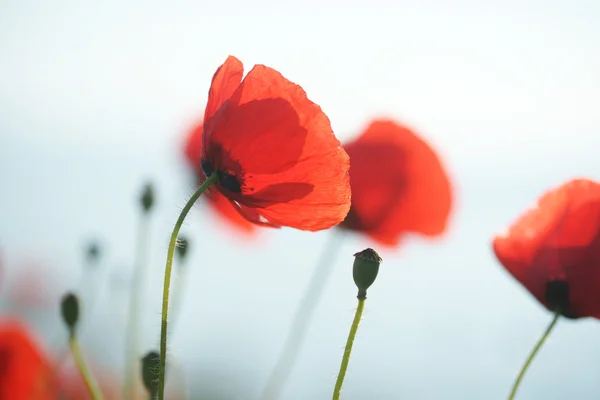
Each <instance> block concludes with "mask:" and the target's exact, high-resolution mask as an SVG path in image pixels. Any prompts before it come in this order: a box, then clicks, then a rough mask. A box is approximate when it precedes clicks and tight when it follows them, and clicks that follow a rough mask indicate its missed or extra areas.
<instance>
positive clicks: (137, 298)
mask: <svg viewBox="0 0 600 400" xmlns="http://www.w3.org/2000/svg"><path fill="white" fill-rule="evenodd" d="M149 215H150V213H148V212H142V215H141V217H140V223H139V228H138V229H139V230H138V233H137V248H136V262H135V266H134V271H133V276H132V278H131V292H130V298H129V313H128V315H127V329H126V331H125V334H126V342H125V352H126V354H125V357H126V358H125V384H124V386H123V399H133V398H135V396H134V393H135V387H136V386H135V384H134V383H135V381H136V379H135V377H136V373H137V368H136V364H137V358H136V357H137V354H138V346H137V344H138V342H139V319H140V302H141V296H142V294H143V290H142V289H143V288H144V285H143V283H144V278H145V276H144V270H145V268H146V265H147V256H148V246H147V243H148V225H149V222H150V218H149Z"/></svg>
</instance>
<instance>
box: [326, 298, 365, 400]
mask: <svg viewBox="0 0 600 400" xmlns="http://www.w3.org/2000/svg"><path fill="white" fill-rule="evenodd" d="M365 300H366V298H359V299H358V308H357V309H356V314H354V321H352V326H351V327H350V334H349V335H348V340H347V341H346V348H345V349H344V357H343V358H342V364H341V365H340V372H339V373H338V377H337V381H336V382H335V388H334V389H333V400H339V399H340V393H342V385H343V384H344V378H345V376H346V370H347V369H348V363H349V362H350V353H352V344H353V343H354V338H355V337H356V331H358V324H359V323H360V318H361V317H362V313H363V309H364V308H365Z"/></svg>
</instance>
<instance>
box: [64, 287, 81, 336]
mask: <svg viewBox="0 0 600 400" xmlns="http://www.w3.org/2000/svg"><path fill="white" fill-rule="evenodd" d="M60 311H61V314H62V318H63V321H65V324H66V325H67V327H68V328H69V331H71V333H73V331H74V330H75V326H76V325H77V321H78V320H79V300H78V299H77V296H75V295H74V294H73V293H67V294H65V295H64V296H63V298H62V301H61V303H60Z"/></svg>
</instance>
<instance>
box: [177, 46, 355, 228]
mask: <svg viewBox="0 0 600 400" xmlns="http://www.w3.org/2000/svg"><path fill="white" fill-rule="evenodd" d="M243 73H244V71H243V65H242V63H241V62H240V61H239V60H238V59H236V58H235V57H232V56H230V57H228V58H227V60H226V61H225V63H224V64H223V65H221V66H220V67H219V68H218V69H217V71H216V72H215V74H214V76H213V80H212V84H211V88H210V91H209V96H208V103H207V106H206V111H205V115H204V124H203V128H202V129H196V130H195V132H194V134H193V135H192V137H191V138H190V139H189V142H188V146H187V150H186V154H187V156H188V159H189V162H190V163H191V164H192V165H193V166H194V167H195V168H196V170H197V171H198V172H199V175H200V178H201V179H202V174H204V176H206V177H208V176H210V175H212V174H213V173H217V174H218V176H219V180H218V184H217V185H216V187H217V189H218V191H219V192H220V193H221V194H222V195H224V196H225V197H226V198H227V199H228V200H229V202H230V204H232V205H233V208H234V210H236V211H237V212H238V213H240V214H241V215H242V216H243V217H245V218H246V219H247V220H248V221H251V222H253V223H255V224H259V225H266V226H272V227H279V226H289V227H292V228H297V229H302V230H309V231H318V230H322V229H327V228H330V227H332V226H335V225H337V224H338V223H340V222H341V221H342V220H343V219H344V218H345V217H346V214H347V213H348V209H349V208H350V185H349V178H348V169H349V161H348V155H347V154H346V152H345V151H344V150H343V149H342V147H341V145H340V142H339V141H338V140H337V138H336V137H335V136H334V134H333V132H332V130H331V126H330V123H329V119H328V118H327V116H326V115H325V113H323V111H322V110H321V108H320V107H319V106H318V105H317V104H315V103H313V102H312V101H310V100H309V99H308V98H307V97H306V93H305V92H304V90H303V89H302V88H301V87H300V86H298V85H296V84H294V83H292V82H290V81H289V80H287V79H286V78H284V77H283V76H282V75H281V74H280V73H279V72H277V71H275V70H274V69H272V68H269V67H266V66H264V65H255V66H254V68H252V70H251V71H250V72H248V74H247V75H246V77H244V79H243V80H242V77H243ZM192 143H193V144H195V145H193V146H192ZM198 156H199V157H198ZM217 198H218V197H217ZM218 201H222V200H213V204H217V202H218ZM219 209H220V210H222V209H224V207H223V208H222V207H220V208H219ZM225 215H226V214H225Z"/></svg>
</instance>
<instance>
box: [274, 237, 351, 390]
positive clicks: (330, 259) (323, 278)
mask: <svg viewBox="0 0 600 400" xmlns="http://www.w3.org/2000/svg"><path fill="white" fill-rule="evenodd" d="M341 239H342V233H339V232H333V233H331V235H330V236H329V240H328V242H327V243H326V244H325V247H324V249H323V253H322V254H321V258H320V259H319V262H318V263H317V265H316V267H315V269H314V271H313V274H312V277H311V278H310V281H309V283H308V286H307V287H306V290H305V292H304V296H303V297H302V300H301V301H300V305H299V307H298V309H297V310H296V314H295V315H294V319H293V320H292V325H291V327H290V329H289V331H288V336H287V338H286V340H285V343H284V345H283V349H282V351H281V353H280V354H279V358H278V359H277V363H276V364H275V366H274V367H273V369H272V370H271V375H270V376H269V380H268V381H267V384H266V386H265V388H264V389H263V394H262V399H263V400H274V399H277V398H279V396H280V394H281V390H282V389H283V387H284V386H285V383H286V381H287V379H288V377H289V375H290V373H291V371H292V368H293V367H294V364H295V363H296V360H297V359H298V354H299V353H300V349H301V348H302V345H303V343H304V340H305V339H306V334H307V333H308V328H309V327H310V321H311V319H312V317H313V314H314V312H315V310H316V308H317V305H318V304H319V301H320V300H321V297H322V296H323V292H324V291H325V286H326V285H327V281H328V280H329V276H330V275H331V272H332V271H333V266H334V265H335V263H334V261H335V258H336V256H337V255H338V254H339V250H340V248H341V243H342V240H341Z"/></svg>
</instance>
